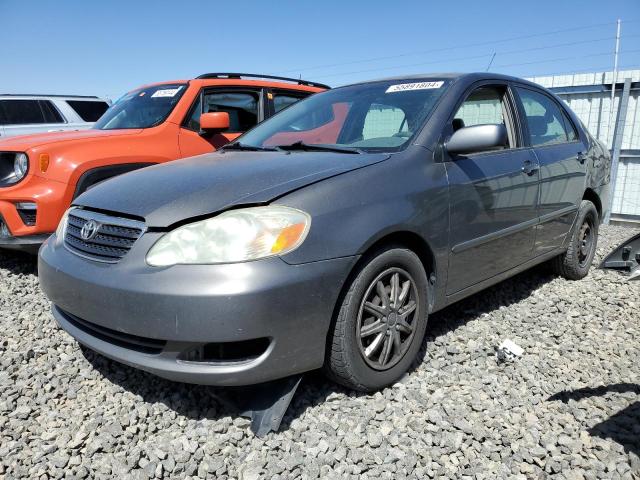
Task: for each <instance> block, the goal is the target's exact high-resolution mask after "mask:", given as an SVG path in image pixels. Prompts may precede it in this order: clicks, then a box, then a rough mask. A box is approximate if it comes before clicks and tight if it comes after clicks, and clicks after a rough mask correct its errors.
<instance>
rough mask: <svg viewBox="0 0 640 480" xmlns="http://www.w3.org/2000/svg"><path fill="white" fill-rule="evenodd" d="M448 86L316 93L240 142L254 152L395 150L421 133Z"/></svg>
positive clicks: (391, 83)
mask: <svg viewBox="0 0 640 480" xmlns="http://www.w3.org/2000/svg"><path fill="white" fill-rule="evenodd" d="M449 82H450V81H447V80H438V79H435V80H434V79H428V80H420V81H410V80H404V81H403V80H388V81H382V82H375V83H366V84H360V85H352V86H348V87H341V88H337V89H334V90H329V91H326V92H323V93H318V94H316V95H313V96H311V97H309V98H307V99H305V100H302V101H300V102H297V103H295V104H293V105H291V106H290V107H288V108H286V109H285V110H283V111H282V112H280V113H278V114H277V115H275V116H274V117H272V118H271V119H269V120H267V121H265V122H263V123H261V124H260V125H258V126H256V127H255V128H254V129H252V130H251V131H249V132H247V133H246V134H244V135H243V136H242V137H241V138H240V139H239V141H240V142H241V144H242V146H246V147H259V148H264V147H284V146H290V145H292V144H297V145H295V146H296V149H297V150H302V149H303V148H304V146H308V145H322V146H325V147H332V148H341V149H347V148H351V149H354V150H356V149H357V150H360V151H365V152H366V151H396V150H400V149H402V148H403V147H404V146H405V145H406V144H408V143H409V140H410V139H411V137H412V136H413V134H414V133H416V132H417V131H418V130H419V129H420V127H421V126H422V124H423V123H424V121H425V119H426V118H427V116H428V115H429V113H430V112H431V110H432V109H433V107H434V105H435V103H436V101H437V100H438V99H439V98H440V96H441V95H442V93H443V92H444V91H445V90H446V88H447V86H448V84H449ZM309 150H311V149H309Z"/></svg>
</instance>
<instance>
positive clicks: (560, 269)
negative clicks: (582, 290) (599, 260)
mask: <svg viewBox="0 0 640 480" xmlns="http://www.w3.org/2000/svg"><path fill="white" fill-rule="evenodd" d="M599 223H600V219H599V216H598V210H597V209H596V207H595V205H594V204H593V203H591V202H590V201H589V200H583V201H582V203H581V204H580V209H579V210H578V216H577V218H576V224H575V227H574V230H573V233H572V234H571V239H570V240H569V247H568V249H567V251H566V252H565V253H563V254H562V255H560V256H558V257H556V258H554V259H553V261H552V263H551V264H552V266H553V269H554V271H555V272H556V273H558V274H559V275H562V276H563V277H565V278H567V279H569V280H580V279H582V278H584V277H586V276H587V274H588V273H589V268H590V267H591V263H592V262H593V257H594V255H595V253H596V245H597V243H598V227H599Z"/></svg>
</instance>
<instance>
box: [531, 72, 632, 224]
mask: <svg viewBox="0 0 640 480" xmlns="http://www.w3.org/2000/svg"><path fill="white" fill-rule="evenodd" d="M616 78H617V82H618V85H619V84H620V83H621V82H624V80H625V79H626V78H630V79H631V81H632V82H638V81H640V70H626V71H620V72H618V76H617V77H616ZM611 79H612V72H595V73H581V74H574V75H555V76H549V77H533V78H530V79H529V80H531V81H533V82H536V83H539V84H540V85H542V86H544V87H547V88H549V89H551V90H552V91H555V93H556V94H558V95H559V96H560V97H561V98H562V99H563V100H564V101H565V102H567V104H568V105H569V106H570V107H571V109H572V110H573V111H574V112H576V114H577V115H578V117H579V118H580V119H581V120H582V122H583V123H584V124H585V125H586V126H587V128H588V129H589V131H590V132H591V133H592V134H593V135H594V136H596V137H597V138H598V139H600V140H602V141H603V142H604V143H606V144H607V145H608V146H609V148H611V147H612V143H613V135H614V129H613V128H611V125H610V124H609V123H610V122H609V119H610V113H611V110H610V109H611V91H610V90H608V89H604V88H602V89H600V90H601V91H593V90H598V89H594V88H593V87H594V86H603V85H607V86H610V85H611ZM580 87H584V88H583V89H581V88H580ZM639 93H640V91H639V90H637V89H632V90H631V92H630V95H629V103H628V106H627V115H626V119H625V127H624V131H623V134H622V151H621V154H620V163H619V166H618V178H617V180H616V191H615V192H614V196H613V203H612V206H611V215H612V218H618V219H622V220H631V221H640V99H639ZM621 98H622V88H620V87H618V88H617V90H616V96H615V101H614V105H613V108H614V110H613V121H614V123H615V121H616V119H617V116H618V108H619V106H620V101H621Z"/></svg>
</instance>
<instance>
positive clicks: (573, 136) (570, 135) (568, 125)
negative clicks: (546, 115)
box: [562, 111, 578, 142]
mask: <svg viewBox="0 0 640 480" xmlns="http://www.w3.org/2000/svg"><path fill="white" fill-rule="evenodd" d="M562 120H563V122H564V129H565V131H566V132H567V139H568V140H569V141H570V142H575V141H576V140H578V132H576V127H574V126H573V123H572V122H571V120H570V119H569V116H568V115H567V113H566V112H565V111H562Z"/></svg>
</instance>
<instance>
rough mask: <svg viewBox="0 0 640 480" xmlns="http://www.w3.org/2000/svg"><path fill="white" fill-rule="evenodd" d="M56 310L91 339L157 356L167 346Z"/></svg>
mask: <svg viewBox="0 0 640 480" xmlns="http://www.w3.org/2000/svg"><path fill="white" fill-rule="evenodd" d="M56 309H57V310H58V312H60V313H61V314H62V315H63V316H64V318H65V320H66V321H67V322H69V323H70V324H71V325H73V326H74V327H76V328H77V329H79V330H82V331H83V332H85V333H86V334H88V335H91V336H92V337H96V338H98V339H100V340H102V341H105V342H108V343H110V344H112V345H116V346H118V347H122V348H128V349H129V350H135V351H136V352H141V353H149V354H157V353H160V352H162V349H163V348H164V347H165V345H166V344H167V342H166V341H165V340H157V339H155V338H147V337H139V336H137V335H131V334H129V333H123V332H118V331H116V330H112V329H110V328H106V327H102V326H100V325H96V324H95V323H91V322H87V321H86V320H83V319H81V318H79V317H76V316H75V315H72V314H70V313H69V312H65V311H63V310H61V309H60V308H58V307H56Z"/></svg>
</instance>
